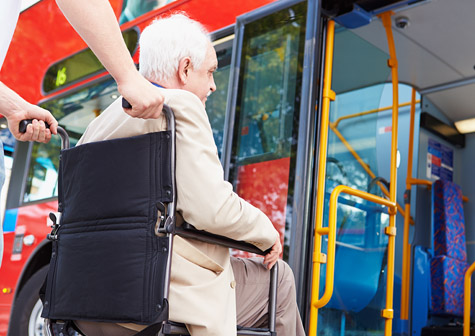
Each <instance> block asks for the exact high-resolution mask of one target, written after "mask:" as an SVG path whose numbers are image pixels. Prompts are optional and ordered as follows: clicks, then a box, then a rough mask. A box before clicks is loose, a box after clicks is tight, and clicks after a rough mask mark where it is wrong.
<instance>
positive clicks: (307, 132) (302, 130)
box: [222, 0, 322, 321]
mask: <svg viewBox="0 0 475 336" xmlns="http://www.w3.org/2000/svg"><path fill="white" fill-rule="evenodd" d="M302 2H304V0H285V1H277V2H273V3H271V4H269V5H266V6H264V7H261V8H259V9H257V10H254V11H252V12H249V13H246V14H243V15H241V16H239V17H238V18H237V19H236V24H235V30H234V34H235V38H234V42H233V55H232V60H231V73H230V79H229V83H230V85H229V91H228V100H227V108H226V119H225V127H224V140H223V142H224V144H223V157H222V164H223V167H224V174H225V179H226V180H229V175H230V162H231V154H232V146H233V143H232V142H233V134H234V122H235V118H236V104H237V93H238V84H239V75H240V73H239V72H240V66H241V53H242V47H243V39H244V33H245V26H246V25H247V24H248V23H251V22H255V21H257V20H259V19H262V18H264V17H266V16H268V15H271V14H273V13H275V12H278V11H280V10H283V9H285V8H288V7H291V6H293V5H295V4H298V3H302ZM320 11H321V0H308V1H307V18H306V27H305V29H306V30H305V48H304V57H303V69H304V70H303V73H302V92H301V102H300V110H299V125H298V134H299V135H298V143H297V153H296V155H297V158H296V167H295V176H296V178H295V182H294V185H293V190H294V194H293V195H294V198H293V211H292V217H291V223H292V225H291V229H290V230H291V232H290V246H291V249H290V251H289V260H288V263H289V265H290V266H291V268H292V269H293V272H294V274H295V281H296V287H297V303H298V305H299V308H300V312H301V313H302V315H303V320H304V321H305V319H306V315H307V313H308V306H309V291H308V284H309V281H308V279H309V276H310V275H311V272H310V270H309V267H308V265H309V264H310V262H311V250H312V239H311V232H312V229H313V225H312V220H313V218H312V212H313V200H314V199H315V197H314V190H313V189H312V188H313V181H314V176H313V175H314V173H315V172H314V165H315V162H314V158H315V156H314V153H315V148H316V138H317V124H318V120H317V113H316V112H315V106H316V105H318V104H319V103H316V101H317V99H318V98H317V97H318V96H319V92H318V91H319V87H320V83H319V80H318V78H319V76H320V71H321V69H320V63H321V55H320V54H321V49H322V40H321V37H320V36H321V32H320V31H321V29H322V28H321V27H322V17H321V15H320ZM289 189H290V186H289Z"/></svg>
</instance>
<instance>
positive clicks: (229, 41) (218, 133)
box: [206, 35, 234, 158]
mask: <svg viewBox="0 0 475 336" xmlns="http://www.w3.org/2000/svg"><path fill="white" fill-rule="evenodd" d="M233 39H234V35H231V36H227V37H225V38H222V39H220V40H217V41H215V42H214V43H213V44H214V48H215V49H216V56H217V57H218V69H217V70H216V71H215V72H214V82H215V83H216V91H215V92H213V94H212V95H211V96H209V97H208V100H207V101H206V112H207V113H208V118H209V122H210V124H211V128H212V130H213V137H214V142H215V143H216V147H217V148H218V155H219V157H220V158H221V153H222V151H223V134H224V119H225V115H226V103H227V99H228V88H229V74H230V70H231V53H232V47H233Z"/></svg>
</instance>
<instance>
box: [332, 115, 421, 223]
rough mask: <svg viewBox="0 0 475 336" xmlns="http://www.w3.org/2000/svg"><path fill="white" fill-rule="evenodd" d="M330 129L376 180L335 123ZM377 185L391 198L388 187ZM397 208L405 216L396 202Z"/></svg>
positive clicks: (379, 183)
mask: <svg viewBox="0 0 475 336" xmlns="http://www.w3.org/2000/svg"><path fill="white" fill-rule="evenodd" d="M330 129H331V130H332V131H333V133H335V135H336V136H337V137H338V139H340V141H341V143H342V144H343V145H344V146H345V147H346V149H347V150H348V151H349V152H350V153H351V155H353V157H354V158H355V159H356V161H357V162H358V163H359V164H360V165H361V167H363V169H364V171H365V172H366V173H367V174H368V175H369V176H370V177H371V178H372V179H374V178H375V177H376V174H375V173H373V171H372V170H371V168H370V167H369V166H368V165H367V164H366V163H365V162H364V161H363V159H362V158H361V156H359V154H358V153H357V152H356V151H355V150H354V148H353V147H352V146H351V144H350V143H349V142H348V140H346V139H345V137H344V136H343V135H342V134H341V133H340V131H339V130H338V129H337V128H336V127H335V126H334V124H333V123H330ZM377 185H378V186H379V188H380V189H381V191H382V192H383V194H384V195H386V196H387V197H389V191H388V190H387V189H386V186H385V185H384V184H382V183H381V182H379V181H378V182H377ZM396 206H397V211H399V213H400V214H401V215H403V216H404V209H403V208H402V206H401V205H399V203H397V202H396ZM410 223H411V224H413V223H414V222H413V221H412V218H411V219H410Z"/></svg>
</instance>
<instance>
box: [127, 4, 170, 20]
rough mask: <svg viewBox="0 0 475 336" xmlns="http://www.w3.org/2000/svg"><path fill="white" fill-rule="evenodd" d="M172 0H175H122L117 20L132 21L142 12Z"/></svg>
mask: <svg viewBox="0 0 475 336" xmlns="http://www.w3.org/2000/svg"><path fill="white" fill-rule="evenodd" d="M174 1H176V0H124V3H123V8H122V13H121V14H120V18H119V22H120V24H123V23H126V22H129V21H132V20H134V19H135V18H138V17H139V16H140V15H142V14H145V13H148V12H150V11H152V10H154V9H157V8H160V7H163V6H165V5H168V4H169V3H172V2H174Z"/></svg>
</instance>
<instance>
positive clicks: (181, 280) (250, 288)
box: [76, 14, 305, 336]
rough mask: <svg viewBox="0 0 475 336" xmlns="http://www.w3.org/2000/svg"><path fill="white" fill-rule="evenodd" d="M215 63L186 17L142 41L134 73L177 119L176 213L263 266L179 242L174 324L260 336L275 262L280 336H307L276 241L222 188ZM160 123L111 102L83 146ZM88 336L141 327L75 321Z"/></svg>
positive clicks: (198, 331)
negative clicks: (252, 253) (252, 331)
mask: <svg viewBox="0 0 475 336" xmlns="http://www.w3.org/2000/svg"><path fill="white" fill-rule="evenodd" d="M217 65H218V63H217V58H216V53H215V51H214V49H213V46H212V44H211V42H210V40H209V37H208V34H207V32H206V30H205V29H204V28H203V27H202V26H201V25H200V24H199V23H198V22H196V21H193V20H191V19H189V18H188V17H186V16H185V15H182V14H176V15H173V16H171V17H168V18H164V19H160V20H157V21H155V22H154V23H152V24H151V25H150V26H148V27H147V28H146V29H145V30H144V31H143V33H142V36H141V38H140V71H141V73H142V74H143V75H144V76H145V77H146V78H147V79H149V80H150V81H151V82H152V83H154V84H156V85H158V86H160V87H162V88H163V89H161V92H162V94H163V96H164V98H165V104H167V105H169V106H170V107H171V108H172V109H173V111H174V113H175V117H176V130H177V133H176V141H177V146H176V147H177V150H176V155H177V157H176V161H177V163H176V180H177V193H178V201H177V202H178V203H177V210H178V212H179V213H180V215H181V216H182V217H183V218H184V219H185V221H187V222H189V223H191V224H193V225H194V226H195V227H196V228H197V229H200V230H206V231H208V232H211V233H214V234H219V235H223V236H227V237H230V238H232V239H236V240H243V241H247V242H250V243H252V244H254V245H256V246H257V247H258V248H260V249H261V250H266V249H269V248H272V249H271V252H269V253H268V254H267V255H266V256H265V258H264V260H263V261H262V259H236V258H230V255H229V250H228V249H227V248H224V247H220V246H217V245H212V244H208V243H203V242H198V241H195V240H188V239H183V238H181V237H175V240H174V250H173V252H174V253H173V258H172V270H171V288H170V295H169V301H170V319H171V320H173V321H177V322H183V323H185V324H186V325H187V327H188V329H189V330H190V333H191V334H192V335H193V336H196V335H202V336H205V335H206V336H213V335H215V336H227V335H236V324H240V325H244V326H251V327H252V326H255V327H258V326H262V325H265V323H266V320H267V296H268V292H269V272H268V268H270V267H271V266H272V265H273V264H274V263H276V262H277V261H278V262H279V295H278V296H279V298H278V302H277V305H278V307H277V332H278V334H279V335H281V336H294V335H298V336H300V335H304V334H305V333H304V330H303V327H302V323H301V320H300V316H299V313H298V310H297V305H296V300H295V285H294V278H293V274H292V272H291V270H290V268H289V266H288V265H287V264H285V263H284V262H282V261H281V260H279V254H280V253H281V251H282V246H281V243H280V238H279V234H278V232H277V231H276V230H275V229H274V226H273V225H272V223H271V222H270V220H269V219H268V218H267V216H266V215H265V214H264V213H263V212H262V211H260V210H259V209H257V208H255V207H253V206H252V205H251V204H249V203H247V202H246V201H244V200H243V199H241V198H240V197H239V196H238V195H237V194H235V193H234V192H233V190H232V186H231V184H230V183H228V182H227V181H225V180H224V177H223V169H222V167H221V164H220V162H219V159H218V156H217V150H216V145H215V143H214V140H213V135H212V130H211V126H210V124H209V121H208V117H207V114H206V111H205V103H206V100H207V97H208V95H209V94H210V93H211V92H213V91H215V90H216V86H215V83H214V79H213V72H214V71H215V70H216V68H217ZM165 128H166V122H165V120H164V117H161V118H159V119H156V120H141V119H134V118H131V117H130V116H128V115H127V114H126V113H124V111H123V110H122V108H121V101H120V100H117V101H115V102H114V103H113V104H112V105H111V106H109V108H108V109H107V110H105V111H104V113H103V114H102V115H101V116H99V117H98V118H97V119H95V120H94V121H93V122H92V123H91V125H90V126H89V127H88V129H87V130H86V132H85V133H84V135H83V137H82V138H81V140H80V141H79V144H82V143H87V142H92V141H99V140H106V139H113V138H121V137H129V136H135V135H139V134H144V133H149V132H156V131H162V130H164V129H165ZM76 324H77V325H78V326H79V328H80V329H81V330H82V331H83V332H84V333H85V334H86V335H132V334H134V333H135V332H137V331H138V330H141V329H143V328H144V327H143V326H138V325H133V324H120V325H117V324H108V323H97V322H85V321H77V322H76Z"/></svg>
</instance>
